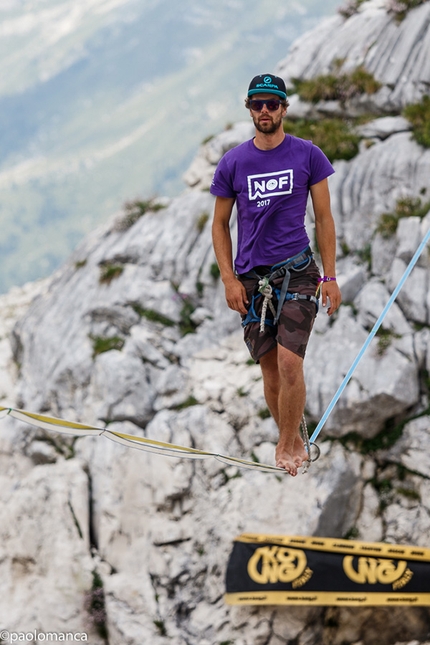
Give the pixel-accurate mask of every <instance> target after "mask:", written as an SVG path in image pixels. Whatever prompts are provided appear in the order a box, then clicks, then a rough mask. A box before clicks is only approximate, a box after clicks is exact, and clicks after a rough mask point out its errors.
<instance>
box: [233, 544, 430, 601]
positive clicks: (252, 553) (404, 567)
mask: <svg viewBox="0 0 430 645" xmlns="http://www.w3.org/2000/svg"><path fill="white" fill-rule="evenodd" d="M225 601H226V602H227V603H228V604H230V605H349V606H365V605H392V606H399V605H415V606H429V605H430V549H424V548H421V547H413V546H403V545H395V544H382V543H376V542H373V543H372V542H355V541H353V540H336V539H332V538H315V537H300V536H295V537H290V536H270V535H251V534H243V535H240V536H239V537H238V538H236V540H235V542H234V546H233V551H232V553H231V555H230V559H229V562H228V567H227V578H226V594H225Z"/></svg>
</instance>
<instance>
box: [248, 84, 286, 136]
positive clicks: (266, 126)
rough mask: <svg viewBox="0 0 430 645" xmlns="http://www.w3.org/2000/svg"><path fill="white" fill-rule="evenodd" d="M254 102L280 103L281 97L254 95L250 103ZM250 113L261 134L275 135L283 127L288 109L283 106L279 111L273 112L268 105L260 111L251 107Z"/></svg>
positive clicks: (280, 106)
mask: <svg viewBox="0 0 430 645" xmlns="http://www.w3.org/2000/svg"><path fill="white" fill-rule="evenodd" d="M253 100H257V101H270V100H275V101H279V96H277V95H276V94H254V95H253V96H251V97H250V101H253ZM250 112H251V116H252V120H253V121H254V125H255V127H256V128H257V130H258V131H259V132H263V133H264V134H273V133H274V132H277V130H278V129H279V128H280V127H282V119H283V118H284V116H285V114H286V109H285V108H284V107H283V106H282V105H279V107H278V109H277V110H275V111H271V110H269V109H268V107H267V105H266V104H264V105H263V107H262V109H261V110H260V111H257V110H253V109H252V107H251V108H250Z"/></svg>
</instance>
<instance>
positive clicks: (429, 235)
mask: <svg viewBox="0 0 430 645" xmlns="http://www.w3.org/2000/svg"><path fill="white" fill-rule="evenodd" d="M429 239H430V229H429V230H428V231H427V233H426V235H425V236H424V239H423V241H422V242H421V244H420V245H419V247H418V248H417V250H416V251H415V254H414V256H413V258H412V260H411V261H410V262H409V264H408V266H407V268H406V270H405V272H404V274H403V275H402V277H401V278H400V281H399V283H398V285H397V287H396V288H395V289H394V291H393V293H392V294H391V297H390V299H389V300H388V302H387V304H386V305H385V307H384V309H383V310H382V313H381V315H380V316H379V318H378V320H377V321H376V323H375V324H374V325H373V328H372V331H371V332H370V333H369V336H368V337H367V339H366V341H365V342H364V345H363V347H362V348H361V349H360V351H359V352H358V354H357V356H356V358H355V360H354V362H353V364H352V365H351V367H350V368H349V370H348V373H347V374H346V376H345V378H344V379H343V381H342V383H341V384H340V385H339V388H338V390H337V392H336V394H335V395H334V397H333V398H332V400H331V401H330V403H329V405H328V407H327V410H326V411H325V412H324V414H323V416H322V417H321V420H320V422H319V423H318V425H317V427H316V428H315V430H314V432H313V434H312V436H311V438H310V441H311V442H315V440H316V438H317V437H318V435H319V433H320V432H321V430H322V428H323V426H324V424H325V422H326V421H327V419H328V417H329V416H330V414H331V412H332V410H333V408H334V406H335V405H336V403H337V402H338V400H339V398H340V395H341V394H342V392H343V391H344V389H345V388H346V386H347V385H348V382H349V380H350V378H351V376H352V375H353V373H354V371H355V369H356V367H357V365H358V364H359V362H360V361H361V359H362V358H363V354H364V352H365V351H366V349H367V348H368V346H369V344H370V342H371V340H372V339H373V337H374V336H375V334H376V332H377V331H378V329H379V327H380V326H381V325H382V321H383V320H384V318H385V316H386V315H387V313H388V310H389V308H390V307H391V305H392V304H393V302H394V301H395V299H396V298H397V296H398V294H399V291H400V289H401V288H402V287H403V285H404V284H405V282H406V279H407V278H408V276H409V274H410V272H411V271H412V269H413V268H414V266H415V264H416V263H417V260H418V258H419V257H420V255H421V253H422V252H423V249H424V247H425V245H426V244H427V242H428V241H429Z"/></svg>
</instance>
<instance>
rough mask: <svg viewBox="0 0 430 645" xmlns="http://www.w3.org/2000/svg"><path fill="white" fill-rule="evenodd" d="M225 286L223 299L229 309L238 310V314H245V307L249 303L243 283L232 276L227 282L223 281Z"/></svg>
mask: <svg viewBox="0 0 430 645" xmlns="http://www.w3.org/2000/svg"><path fill="white" fill-rule="evenodd" d="M224 287H225V299H226V301H227V304H228V306H229V307H230V309H233V310H234V311H238V312H239V313H240V314H243V315H244V316H246V314H247V313H248V309H247V307H246V305H247V304H249V301H248V298H247V295H246V290H245V287H244V286H243V284H242V283H241V282H240V280H238V279H237V278H232V279H231V280H228V281H227V282H224Z"/></svg>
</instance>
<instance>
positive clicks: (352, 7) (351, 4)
mask: <svg viewBox="0 0 430 645" xmlns="http://www.w3.org/2000/svg"><path fill="white" fill-rule="evenodd" d="M363 2H366V0H348V2H346V3H345V4H344V5H342V6H341V7H339V8H338V10H337V11H338V13H340V15H341V16H343V17H344V18H350V17H351V16H353V15H354V14H355V13H357V11H358V9H359V7H360V5H362V4H363Z"/></svg>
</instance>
